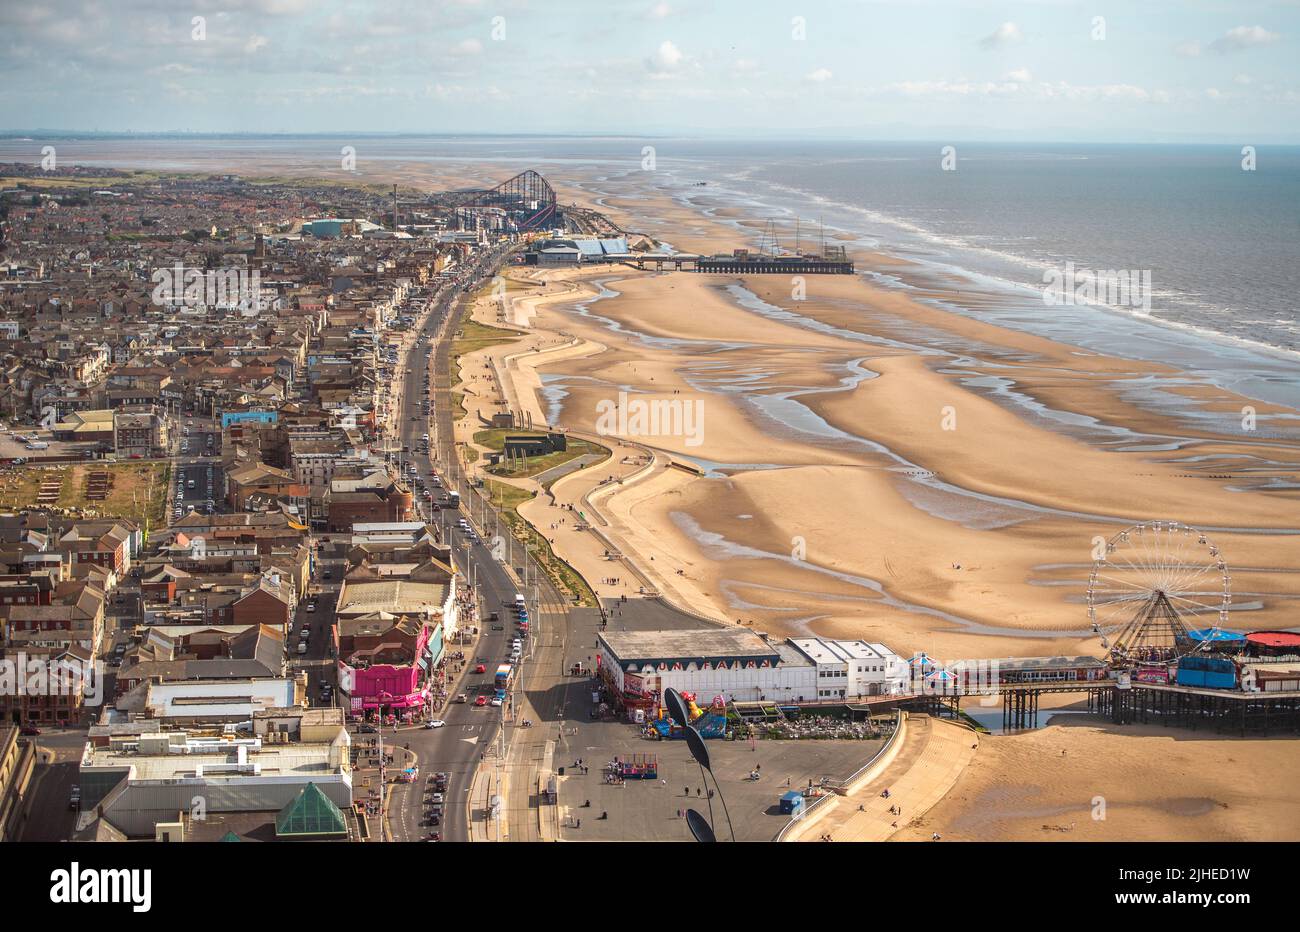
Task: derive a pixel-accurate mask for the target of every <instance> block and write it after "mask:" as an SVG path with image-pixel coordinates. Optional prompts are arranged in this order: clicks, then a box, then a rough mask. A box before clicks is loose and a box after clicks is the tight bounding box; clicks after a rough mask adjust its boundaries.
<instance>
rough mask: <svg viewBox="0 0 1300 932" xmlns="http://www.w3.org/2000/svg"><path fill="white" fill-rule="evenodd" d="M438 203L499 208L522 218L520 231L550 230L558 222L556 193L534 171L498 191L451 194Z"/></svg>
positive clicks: (439, 204) (520, 175)
mask: <svg viewBox="0 0 1300 932" xmlns="http://www.w3.org/2000/svg"><path fill="white" fill-rule="evenodd" d="M435 203H436V204H437V205H438V206H439V207H446V208H450V209H455V208H460V207H467V208H471V209H472V208H497V209H500V210H504V211H506V212H508V213H513V214H522V215H523V216H522V217H521V218H520V219H519V220H518V221H517V223H518V225H519V228H520V229H521V230H535V229H539V228H542V227H546V226H550V225H551V224H552V223H553V222H554V220H555V211H556V202H555V189H554V188H552V187H551V185H550V183H549V182H548V181H547V180H546V179H545V178H543V177H542V176H541V175H539V174H538V173H537V172H535V171H533V170H532V169H531V168H530V169H529V170H528V171H526V172H520V173H519V174H518V175H515V176H514V177H513V178H510V179H508V180H506V181H503V182H501V183H500V184H499V185H497V186H496V187H495V188H487V189H483V190H472V191H451V192H449V193H447V194H441V195H438V196H437V197H436V198H435Z"/></svg>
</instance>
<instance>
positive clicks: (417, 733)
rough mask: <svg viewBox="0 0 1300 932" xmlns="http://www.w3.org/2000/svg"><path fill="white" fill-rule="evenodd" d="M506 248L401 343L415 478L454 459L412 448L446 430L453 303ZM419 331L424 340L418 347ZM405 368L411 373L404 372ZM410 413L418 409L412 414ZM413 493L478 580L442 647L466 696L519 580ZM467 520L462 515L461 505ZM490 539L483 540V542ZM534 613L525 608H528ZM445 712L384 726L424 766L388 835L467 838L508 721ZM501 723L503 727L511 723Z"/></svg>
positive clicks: (485, 679) (396, 798)
mask: <svg viewBox="0 0 1300 932" xmlns="http://www.w3.org/2000/svg"><path fill="white" fill-rule="evenodd" d="M504 255H505V250H504V249H500V248H498V249H495V250H492V251H490V252H488V253H487V254H486V255H484V256H482V257H480V259H479V260H478V261H477V262H476V263H474V264H472V265H471V266H470V267H468V268H466V269H464V270H463V271H462V272H460V273H459V276H458V279H453V281H452V282H451V283H450V284H449V285H448V286H447V288H446V289H444V291H443V292H442V293H441V294H435V296H434V297H433V299H432V300H431V301H430V308H429V313H428V315H427V317H426V319H425V321H424V325H423V327H422V328H421V329H420V330H419V331H417V332H416V333H414V334H412V335H411V336H410V337H409V338H408V340H407V341H406V343H405V345H404V347H403V350H404V354H403V358H402V359H400V360H399V368H398V369H397V371H398V372H401V373H402V382H401V385H400V392H401V397H400V404H397V405H395V406H394V410H395V412H396V415H395V416H396V419H397V420H396V423H397V425H398V430H397V434H398V441H399V442H398V444H397V446H398V448H399V449H401V448H406V449H407V450H409V451H411V452H409V453H397V454H396V457H397V466H398V468H399V469H401V471H402V474H403V475H405V476H408V477H409V472H408V468H409V466H410V465H411V464H414V465H415V467H416V469H417V470H418V472H419V475H420V476H421V477H423V478H424V480H425V482H426V483H429V479H430V476H431V475H432V474H433V472H434V471H435V469H436V468H439V462H440V461H441V463H450V462H452V460H451V459H450V457H449V456H447V454H448V453H449V452H450V450H449V449H448V448H447V447H445V446H441V445H436V444H435V445H433V446H434V454H433V455H429V454H420V453H417V452H416V450H417V447H418V446H419V441H420V439H421V438H422V436H423V435H424V434H426V433H428V434H429V435H430V436H432V437H449V436H451V409H450V391H449V385H448V384H447V380H448V377H449V376H448V373H449V367H448V365H447V362H448V353H449V349H450V342H451V338H452V336H453V334H454V332H455V326H456V323H457V321H458V319H459V308H458V306H457V300H458V299H459V298H460V297H461V296H462V295H463V294H465V293H467V292H471V291H473V290H474V289H475V288H476V287H478V285H479V283H481V281H482V280H483V279H485V278H487V277H488V276H490V275H492V274H494V273H495V270H496V268H497V267H498V265H499V263H500V262H501V260H502V259H503V258H504ZM421 337H423V340H424V342H423V344H422V345H417V341H419V340H420V338H421ZM430 345H431V346H432V347H433V348H434V352H433V354H432V355H431V357H430V358H429V360H428V361H427V362H426V360H425V358H424V350H425V348H426V347H428V346H430ZM406 368H409V369H410V370H411V371H410V372H409V373H407V372H404V371H403V370H404V369H406ZM426 373H428V374H429V376H430V379H431V385H432V386H433V387H434V391H433V392H432V396H433V399H434V403H433V405H432V408H433V412H434V417H433V418H432V419H431V418H430V416H429V415H427V414H425V413H424V412H423V409H422V405H421V406H420V407H416V408H413V407H412V402H413V401H414V402H417V403H419V402H422V401H423V399H424V397H425V395H424V382H425V375H426ZM394 400H398V399H394ZM412 415H415V418H414V419H412ZM435 425H436V426H435ZM440 474H441V475H442V477H443V479H444V480H446V481H447V485H448V487H454V485H453V484H454V483H455V482H456V479H457V477H458V476H459V470H457V469H456V468H455V466H454V465H452V466H450V467H448V468H447V469H446V470H444V471H442V472H441V473H440ZM418 500H419V501H420V502H421V503H422V504H421V508H422V512H423V514H424V516H425V518H426V519H427V520H431V521H435V522H437V523H439V524H440V525H441V526H442V527H443V529H444V539H445V540H448V541H449V543H450V544H451V547H452V559H453V560H454V562H455V564H456V567H457V569H458V570H459V572H460V573H461V574H463V578H464V579H465V580H466V581H468V582H471V583H474V584H476V585H477V593H478V597H479V605H480V608H481V612H482V617H483V618H484V622H483V625H482V630H481V635H480V637H479V639H478V641H477V643H476V644H474V645H466V646H464V647H463V648H458V647H456V646H452V645H449V647H448V649H449V650H455V649H463V650H465V652H466V654H467V657H466V659H467V663H466V665H465V668H464V671H463V672H462V674H461V676H460V679H459V681H453V683H452V684H450V688H449V689H448V693H449V695H451V696H453V697H454V696H455V695H456V694H457V693H459V692H466V693H470V695H471V699H472V696H473V693H474V691H475V690H476V689H478V688H481V687H484V688H485V687H490V686H491V683H492V677H493V674H494V672H495V670H496V666H497V664H498V663H500V662H502V661H503V660H507V659H508V655H509V652H510V638H511V637H512V631H511V630H510V629H512V628H513V627H514V626H513V624H511V623H510V622H511V618H512V615H511V613H510V611H509V606H510V605H513V603H514V598H515V593H516V592H517V591H518V589H519V587H518V586H517V585H516V584H515V581H514V580H513V579H511V578H510V576H509V575H508V574H507V573H506V572H505V569H504V567H503V566H502V564H501V563H499V562H497V561H496V560H494V559H493V558H492V553H491V549H490V547H489V546H488V545H487V544H485V543H484V542H483V538H482V537H480V536H478V535H475V536H476V538H477V542H472V541H471V540H470V539H469V538H468V537H467V536H466V535H465V534H464V533H462V532H461V531H460V530H459V529H458V528H457V527H456V523H457V521H456V519H457V518H458V517H459V514H458V513H456V512H454V511H452V510H451V509H445V510H442V511H438V510H436V509H435V508H433V507H431V505H430V503H428V502H426V501H425V500H424V498H423V496H420V498H419V499H418ZM466 517H467V518H468V517H469V515H468V512H466ZM490 539H491V538H490V537H489V538H488V540H489V541H490ZM494 611H495V612H498V613H499V614H500V616H501V620H500V621H498V622H495V623H494V622H491V621H488V620H487V619H488V617H489V616H490V614H491V613H492V612H494ZM534 612H535V610H534V609H533V608H532V607H531V605H530V614H533V613H534ZM478 663H482V664H483V665H484V668H485V672H484V673H482V674H476V673H474V672H473V670H474V669H475V666H476V664H478ZM442 714H443V720H444V721H445V722H446V725H445V726H444V727H442V728H437V729H425V728H423V727H421V726H414V727H404V728H399V729H393V728H391V727H388V728H384V729H383V731H384V741H385V743H387V744H390V745H392V744H395V745H396V746H398V747H403V748H404V747H405V746H406V745H408V744H409V746H410V747H409V750H410V751H411V753H412V754H413V755H414V757H415V762H416V763H417V764H418V766H419V768H420V772H421V779H420V780H419V781H418V782H417V783H415V784H409V785H406V784H399V785H397V786H396V787H394V789H393V791H392V796H391V799H390V811H389V826H390V828H391V831H392V837H393V838H394V839H395V840H398V841H416V840H419V839H420V838H422V837H424V836H425V835H427V834H428V833H430V832H433V831H437V832H439V833H440V834H441V835H442V837H443V838H444V839H446V840H448V841H467V840H468V839H469V827H468V825H467V824H466V821H465V801H466V797H467V795H468V793H469V788H470V783H471V781H472V779H473V776H474V773H475V771H476V769H477V768H478V766H479V764H480V762H481V761H482V760H483V759H485V758H486V757H488V756H491V755H494V754H495V753H496V745H497V743H498V739H499V737H500V730H501V728H502V727H503V723H508V722H509V709H508V708H506V707H500V708H493V707H492V706H490V705H489V706H482V707H479V706H475V705H473V703H472V701H471V702H467V703H464V704H459V703H455V702H453V703H452V704H451V705H449V706H448V707H447V710H446V711H445V712H444V713H442ZM505 727H509V726H508V724H506V725H505ZM434 771H445V772H447V773H448V774H449V775H450V776H449V779H448V789H447V793H446V794H445V795H446V803H445V806H444V809H443V819H442V824H441V825H440V826H438V827H437V828H434V827H433V826H431V825H428V824H425V818H426V808H425V795H426V794H425V778H426V777H427V775H428V774H430V773H432V772H434Z"/></svg>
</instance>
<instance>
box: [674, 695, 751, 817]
mask: <svg viewBox="0 0 1300 932" xmlns="http://www.w3.org/2000/svg"><path fill="white" fill-rule="evenodd" d="M664 705H666V706H667V707H668V715H669V716H670V717H671V718H672V720H673V721H674V722H676V723H677V724H678V725H679V726H681V728H682V730H683V731H684V732H686V746H687V747H688V748H690V749H691V756H692V757H694V758H695V762H696V763H697V764H699V765H700V778H701V779H703V780H704V788H705V789H706V790H707V789H708V788H709V781H708V779H707V778H706V777H705V776H704V772H705V771H706V770H707V771H708V773H709V776H710V777H713V785H714V786H715V787H716V788H717V790H718V799H719V800H720V801H721V802H722V812H723V814H724V815H726V817H727V829H728V830H729V831H730V832H731V840H732V841H735V840H736V830H735V828H733V827H732V825H731V813H730V812H728V811H727V800H726V799H725V798H724V797H723V795H722V785H721V784H720V783H718V778H717V777H716V776H715V775H714V773H713V767H712V765H711V764H710V762H709V749H708V748H707V747H705V746H704V738H703V737H701V736H700V733H699V731H698V730H696V728H695V726H694V725H692V724H691V717H690V714H689V713H688V712H687V711H686V703H685V701H683V699H682V695H681V693H679V692H678V691H677V690H676V689H673V688H672V687H671V686H670V687H668V688H667V689H665V690H664ZM708 802H709V818H708V821H705V819H704V816H702V815H700V814H699V813H698V812H696V811H695V810H694V809H687V810H686V824H687V826H688V827H689V828H690V830H691V834H692V835H693V836H695V840H696V841H700V842H706V841H717V840H718V839H717V835H716V833H715V832H714V830H713V799H712V797H710V798H709V801H708Z"/></svg>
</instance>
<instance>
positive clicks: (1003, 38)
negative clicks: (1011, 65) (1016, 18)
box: [980, 22, 1025, 49]
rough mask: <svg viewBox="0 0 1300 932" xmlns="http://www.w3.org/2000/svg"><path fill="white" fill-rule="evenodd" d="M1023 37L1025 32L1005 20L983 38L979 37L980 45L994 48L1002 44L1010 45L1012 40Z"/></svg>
mask: <svg viewBox="0 0 1300 932" xmlns="http://www.w3.org/2000/svg"><path fill="white" fill-rule="evenodd" d="M1024 38H1025V34H1024V33H1022V32H1021V31H1020V27H1019V26H1017V25H1016V24H1015V23H1011V22H1006V23H1003V24H1002V25H1001V26H999V27H998V28H997V29H994V30H993V31H992V32H991V33H989V34H988V35H987V36H985V37H984V38H983V39H980V45H981V46H982V47H983V48H986V49H995V48H999V47H1001V46H1003V45H1010V44H1012V43H1013V42H1020V41H1021V40H1022V39H1024Z"/></svg>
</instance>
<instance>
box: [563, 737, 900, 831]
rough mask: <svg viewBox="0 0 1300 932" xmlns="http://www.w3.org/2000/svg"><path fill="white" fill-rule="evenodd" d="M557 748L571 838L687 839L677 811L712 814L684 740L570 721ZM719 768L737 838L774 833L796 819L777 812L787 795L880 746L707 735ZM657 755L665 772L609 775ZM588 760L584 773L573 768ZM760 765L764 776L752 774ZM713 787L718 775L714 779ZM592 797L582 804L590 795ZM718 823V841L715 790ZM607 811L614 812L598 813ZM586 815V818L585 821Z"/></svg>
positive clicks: (848, 767)
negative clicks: (626, 762) (642, 776)
mask: <svg viewBox="0 0 1300 932" xmlns="http://www.w3.org/2000/svg"><path fill="white" fill-rule="evenodd" d="M573 730H574V731H576V732H577V733H576V734H573V735H566V736H565V740H564V742H563V744H562V745H561V747H560V749H559V750H557V751H556V752H555V764H556V767H557V768H558V767H564V768H565V775H564V776H563V777H562V778H560V780H559V814H560V819H561V827H560V835H561V837H562V838H564V839H565V840H566V841H690V840H691V833H690V829H688V828H687V825H686V820H685V819H683V818H679V817H678V815H677V813H678V810H679V809H686V808H693V809H696V810H697V811H699V812H700V813H701V814H702V815H704V816H706V817H707V816H708V814H709V803H710V800H709V799H708V797H707V793H706V791H705V784H704V781H703V779H702V777H701V774H700V768H699V765H698V764H696V763H695V760H694V758H692V757H691V753H690V750H689V749H688V748H687V746H686V742H685V741H679V740H666V741H650V740H646V739H643V738H641V737H640V736H639V733H638V731H637V729H636V727H635V726H633V725H628V724H624V723H621V722H593V723H591V724H580V725H577V726H574V727H573ZM706 746H707V747H708V751H709V757H710V760H711V762H712V765H713V772H714V774H715V775H716V776H717V778H718V783H719V784H720V786H721V788H722V794H723V796H724V797H725V798H726V806H727V810H728V811H729V812H730V813H731V822H732V825H733V826H734V828H735V832H736V840H737V841H770V840H772V838H773V837H774V836H775V835H776V833H777V832H778V831H780V830H781V828H782V827H783V826H784V825H785V824H786V822H787V821H789V818H790V817H789V816H788V815H782V814H781V812H780V806H779V801H780V797H781V794H783V793H786V792H788V791H789V790H791V789H799V788H801V787H807V786H808V783H809V781H810V780H811V781H812V782H813V783H820V782H821V781H822V779H823V778H825V779H827V780H842V779H844V778H845V777H848V776H849V775H850V774H852V773H853V772H854V771H856V770H857V769H858V768H859V767H861V766H862V765H863V764H864V763H866V762H867V761H868V760H869V759H870V758H871V757H872V756H873V755H874V754H875V753H876V752H877V751H878V750H879V749H880V747H881V741H879V740H850V741H834V740H822V741H756V742H753V743H752V744H751V743H750V742H748V741H744V740H738V741H721V740H716V741H707V742H706ZM638 754H639V755H643V756H645V755H649V756H653V757H655V758H657V761H658V778H657V779H653V780H625V781H624V782H622V783H613V784H611V783H606V782H605V779H604V773H603V768H604V766H605V765H606V764H607V763H609V762H610V761H611V760H613V758H614V757H620V758H623V759H630V758H632V757H633V756H634V755H638ZM578 758H582V761H583V763H584V764H585V765H586V766H587V773H586V774H582V773H581V772H578V773H575V771H574V767H573V764H574V762H575V761H576V760H577V759H578ZM755 770H757V772H758V774H759V777H758V779H757V780H751V779H749V776H750V773H751V772H753V771H755ZM709 785H710V786H712V781H710V783H709ZM588 802H589V803H590V805H584V804H585V803H588ZM712 804H713V817H714V818H713V824H714V827H715V829H716V830H717V832H718V837H719V840H720V841H721V840H729V839H730V834H729V833H728V832H727V828H726V825H727V820H726V817H725V814H724V811H723V805H722V800H721V799H719V798H718V797H716V796H715V797H714V798H713V800H712ZM602 813H606V814H607V816H608V817H607V818H605V819H601V818H600V815H601V814H602ZM579 823H580V824H579Z"/></svg>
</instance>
